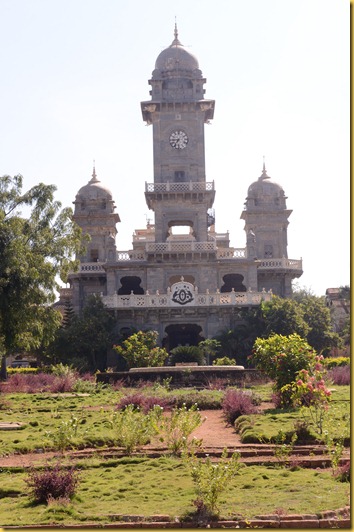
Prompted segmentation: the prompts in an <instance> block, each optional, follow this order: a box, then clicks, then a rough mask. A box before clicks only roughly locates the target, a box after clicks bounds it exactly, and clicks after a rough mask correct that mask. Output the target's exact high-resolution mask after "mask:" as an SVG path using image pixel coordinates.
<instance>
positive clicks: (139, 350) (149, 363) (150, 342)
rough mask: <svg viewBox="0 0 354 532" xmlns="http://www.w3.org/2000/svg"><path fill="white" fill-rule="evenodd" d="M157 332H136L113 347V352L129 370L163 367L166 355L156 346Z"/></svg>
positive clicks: (163, 350)
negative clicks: (123, 361)
mask: <svg viewBox="0 0 354 532" xmlns="http://www.w3.org/2000/svg"><path fill="white" fill-rule="evenodd" d="M157 338H158V332H157V331H145V332H144V331H138V332H137V333H135V334H132V335H131V336H129V338H127V339H126V340H124V342H122V345H116V346H114V350H115V351H116V352H117V353H118V354H119V355H121V356H122V357H123V358H124V359H125V360H126V362H127V365H128V367H129V368H143V367H156V366H163V364H164V362H165V360H166V358H167V357H168V353H167V351H166V350H165V349H163V348H162V347H158V346H157Z"/></svg>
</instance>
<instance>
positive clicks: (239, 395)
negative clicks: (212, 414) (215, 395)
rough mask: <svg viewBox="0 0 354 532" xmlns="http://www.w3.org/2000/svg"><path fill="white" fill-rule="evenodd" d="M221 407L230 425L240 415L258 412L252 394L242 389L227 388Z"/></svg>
mask: <svg viewBox="0 0 354 532" xmlns="http://www.w3.org/2000/svg"><path fill="white" fill-rule="evenodd" d="M221 408H222V411H223V415H224V418H225V419H226V421H227V422H228V423H229V424H230V425H233V424H234V423H235V421H236V419H237V418H238V417H240V416H243V415H245V414H255V413H256V412H257V408H256V406H255V404H254V402H253V400H252V395H251V394H250V393H247V392H242V391H241V390H227V392H226V393H225V396H224V399H223V401H222V403H221Z"/></svg>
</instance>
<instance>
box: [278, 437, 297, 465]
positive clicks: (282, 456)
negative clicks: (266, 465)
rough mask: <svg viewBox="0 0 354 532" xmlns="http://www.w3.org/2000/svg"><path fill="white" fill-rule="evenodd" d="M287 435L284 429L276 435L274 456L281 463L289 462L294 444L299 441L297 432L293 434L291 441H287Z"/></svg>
mask: <svg viewBox="0 0 354 532" xmlns="http://www.w3.org/2000/svg"><path fill="white" fill-rule="evenodd" d="M286 440H287V435H286V433H285V432H284V431H282V430H280V431H279V432H278V434H277V435H276V437H275V450H274V456H275V458H276V459H277V460H278V463H279V464H283V463H285V464H287V463H288V461H289V456H290V455H291V454H292V452H293V450H294V445H295V443H296V441H297V434H296V432H294V433H293V435H292V436H291V440H290V443H287V441H286Z"/></svg>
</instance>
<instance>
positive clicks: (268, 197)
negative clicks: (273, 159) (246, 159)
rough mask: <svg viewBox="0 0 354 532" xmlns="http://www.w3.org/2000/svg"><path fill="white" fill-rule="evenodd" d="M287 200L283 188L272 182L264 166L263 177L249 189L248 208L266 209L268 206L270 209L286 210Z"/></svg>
mask: <svg viewBox="0 0 354 532" xmlns="http://www.w3.org/2000/svg"><path fill="white" fill-rule="evenodd" d="M285 199H286V197H285V194H284V190H283V187H282V186H280V185H279V184H278V183H274V181H270V176H268V175H267V171H266V169H265V165H264V164H263V172H262V175H261V176H260V177H259V178H258V180H257V181H255V182H254V183H252V184H251V185H250V186H249V187H248V192H247V200H246V205H247V206H248V207H251V206H252V205H254V206H259V207H261V206H263V207H265V206H266V205H268V206H269V207H271V206H276V207H277V208H279V207H280V208H286V205H285Z"/></svg>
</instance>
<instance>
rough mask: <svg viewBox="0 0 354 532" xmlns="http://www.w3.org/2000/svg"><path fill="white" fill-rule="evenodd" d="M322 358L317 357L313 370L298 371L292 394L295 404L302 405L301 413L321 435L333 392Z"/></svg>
mask: <svg viewBox="0 0 354 532" xmlns="http://www.w3.org/2000/svg"><path fill="white" fill-rule="evenodd" d="M322 360H323V357H316V360H315V362H316V363H315V366H314V369H313V370H312V371H311V372H310V371H308V370H306V369H302V370H301V371H299V372H298V373H297V379H296V380H295V382H294V383H293V385H292V395H291V399H292V402H293V404H294V406H300V407H302V409H301V413H302V415H303V417H304V419H306V420H307V421H309V422H310V424H312V425H313V426H314V428H315V430H316V431H317V432H318V433H319V434H320V435H321V434H322V431H323V421H324V415H325V413H326V412H327V410H328V403H329V401H330V397H331V392H330V390H329V389H328V388H327V386H326V383H325V381H324V370H323V366H322V364H321V361H322Z"/></svg>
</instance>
